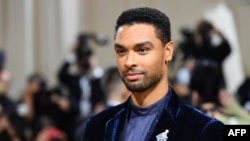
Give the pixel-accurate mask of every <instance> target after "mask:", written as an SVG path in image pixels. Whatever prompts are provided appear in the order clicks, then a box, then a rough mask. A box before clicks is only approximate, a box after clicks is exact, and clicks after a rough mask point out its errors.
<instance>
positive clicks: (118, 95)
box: [101, 66, 130, 108]
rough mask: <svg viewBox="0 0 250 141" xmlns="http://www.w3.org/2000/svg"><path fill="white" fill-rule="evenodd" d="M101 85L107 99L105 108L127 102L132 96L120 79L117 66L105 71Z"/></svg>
mask: <svg viewBox="0 0 250 141" xmlns="http://www.w3.org/2000/svg"><path fill="white" fill-rule="evenodd" d="M101 84H102V89H103V90H104V94H105V99H106V100H105V103H106V104H105V108H109V107H112V106H116V105H118V104H121V103H123V102H125V101H126V100H127V98H128V97H129V95H130V92H129V91H128V90H127V88H126V87H125V85H124V83H123V81H122V79H121V77H120V74H119V71H118V68H117V66H110V67H108V68H107V69H106V70H105V72H104V74H103V77H102V79H101Z"/></svg>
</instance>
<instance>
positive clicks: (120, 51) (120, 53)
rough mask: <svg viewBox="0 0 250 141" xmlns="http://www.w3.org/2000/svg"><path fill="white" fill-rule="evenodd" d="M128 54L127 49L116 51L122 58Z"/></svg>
mask: <svg viewBox="0 0 250 141" xmlns="http://www.w3.org/2000/svg"><path fill="white" fill-rule="evenodd" d="M125 53H126V50H125V49H122V48H117V49H116V54H118V55H120V56H122V55H124V54H125Z"/></svg>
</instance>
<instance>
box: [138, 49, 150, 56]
mask: <svg viewBox="0 0 250 141" xmlns="http://www.w3.org/2000/svg"><path fill="white" fill-rule="evenodd" d="M148 51H149V49H148V48H138V50H137V52H138V53H139V54H142V55H144V54H147V53H148Z"/></svg>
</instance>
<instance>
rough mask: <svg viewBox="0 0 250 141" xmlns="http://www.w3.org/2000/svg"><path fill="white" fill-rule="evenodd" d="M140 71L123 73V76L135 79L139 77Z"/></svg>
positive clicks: (130, 79) (131, 79)
mask: <svg viewBox="0 0 250 141" xmlns="http://www.w3.org/2000/svg"><path fill="white" fill-rule="evenodd" d="M141 75H142V74H141V73H127V74H125V78H126V79H127V80H129V81H135V80H137V79H139V78H140V77H141Z"/></svg>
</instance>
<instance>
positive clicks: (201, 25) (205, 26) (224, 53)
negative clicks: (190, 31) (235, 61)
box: [195, 20, 231, 88]
mask: <svg viewBox="0 0 250 141" xmlns="http://www.w3.org/2000/svg"><path fill="white" fill-rule="evenodd" d="M195 43H196V49H197V50H196V57H197V59H199V60H204V59H205V60H206V59H208V60H210V61H212V62H214V63H216V64H217V65H218V67H219V69H218V73H219V75H220V79H219V80H220V84H219V85H220V86H221V88H225V87H226V82H225V78H224V74H223V69H222V65H223V62H224V60H225V59H226V58H227V57H228V56H229V54H230V53H231V47H230V45H229V43H228V41H227V40H226V38H225V37H224V36H223V34H222V33H221V32H220V31H219V30H217V29H216V28H215V27H214V25H213V24H212V23H210V22H209V21H207V20H201V21H200V22H198V24H197V26H196V31H195Z"/></svg>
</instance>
